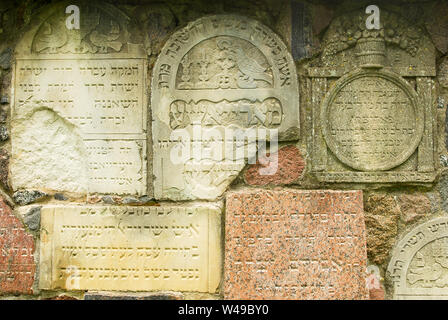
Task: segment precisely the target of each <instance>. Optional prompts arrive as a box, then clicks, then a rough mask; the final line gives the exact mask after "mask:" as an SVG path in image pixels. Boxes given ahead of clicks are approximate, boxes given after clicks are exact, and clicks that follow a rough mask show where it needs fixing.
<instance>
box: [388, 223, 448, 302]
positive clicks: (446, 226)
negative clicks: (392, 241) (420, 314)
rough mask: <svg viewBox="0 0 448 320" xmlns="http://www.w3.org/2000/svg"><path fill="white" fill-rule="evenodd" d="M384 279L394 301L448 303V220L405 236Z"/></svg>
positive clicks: (393, 253)
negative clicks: (416, 300)
mask: <svg viewBox="0 0 448 320" xmlns="http://www.w3.org/2000/svg"><path fill="white" fill-rule="evenodd" d="M387 276H388V277H389V279H390V281H391V282H392V283H393V289H394V299H419V300H420V299H444V300H445V299H447V300H448V217H441V218H436V219H433V220H430V221H428V222H425V223H423V224H421V225H419V226H417V227H416V228H414V229H413V230H412V231H410V232H409V233H408V234H406V235H405V236H404V237H403V239H401V240H400V242H399V243H398V244H397V246H396V247H395V249H394V250H393V252H392V259H391V261H390V263H389V267H388V269H387Z"/></svg>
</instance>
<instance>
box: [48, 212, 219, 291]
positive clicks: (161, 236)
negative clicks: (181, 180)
mask: <svg viewBox="0 0 448 320" xmlns="http://www.w3.org/2000/svg"><path fill="white" fill-rule="evenodd" d="M220 216H221V209H220V208H219V207H218V206H215V205H211V204H204V205H201V206H191V207H185V206H183V207H181V206H152V207H149V206H146V207H143V206H141V207H123V206H120V207H118V206H117V207H114V206H82V207H81V206H64V207H62V206H44V207H42V209H41V233H40V234H41V251H40V284H39V286H40V288H42V289H65V290H105V291H154V290H167V291H168V290H174V291H198V292H211V293H214V292H215V291H216V289H217V287H218V285H219V282H220V278H221V248H220V246H221V244H220V241H221V240H220V229H221V227H220V226H221V223H220Z"/></svg>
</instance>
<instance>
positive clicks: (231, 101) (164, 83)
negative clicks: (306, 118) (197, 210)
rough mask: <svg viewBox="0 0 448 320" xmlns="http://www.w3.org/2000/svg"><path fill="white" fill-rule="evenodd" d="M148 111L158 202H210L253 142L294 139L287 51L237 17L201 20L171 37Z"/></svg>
mask: <svg viewBox="0 0 448 320" xmlns="http://www.w3.org/2000/svg"><path fill="white" fill-rule="evenodd" d="M266 39H269V41H267V40H266ZM173 48H175V49H174V50H173ZM151 104H152V118H153V120H154V121H153V127H152V135H153V136H152V138H153V154H154V177H155V178H154V196H155V198H156V199H169V200H195V199H207V200H213V199H216V198H218V197H220V196H222V194H223V193H224V192H225V191H226V190H227V188H228V186H229V185H230V184H231V182H232V181H233V180H234V179H235V178H236V177H237V176H238V174H239V173H240V171H241V170H242V169H243V168H244V166H245V160H246V159H248V158H252V157H254V156H255V155H256V151H257V148H259V145H257V141H260V140H262V141H265V140H271V139H279V140H280V141H289V140H296V139H298V136H299V123H300V121H299V112H298V108H299V92H298V79H297V76H296V68H295V65H294V62H293V60H292V57H291V55H290V53H289V50H288V49H287V47H286V45H285V44H284V43H283V41H282V40H281V39H280V37H279V36H278V35H276V34H275V33H274V32H272V31H271V30H270V29H269V28H268V27H266V26H264V25H263V24H261V23H260V22H259V21H257V20H253V19H250V18H247V17H243V16H241V15H230V14H229V15H215V16H205V17H203V18H201V19H198V20H196V21H193V22H190V23H189V24H188V25H187V26H186V27H184V28H183V29H181V30H179V31H177V32H175V33H174V34H172V35H171V37H170V38H169V40H168V41H167V43H166V44H165V45H164V48H163V49H162V52H161V54H160V55H159V57H158V59H157V62H156V64H155V66H154V69H153V77H152V93H151Z"/></svg>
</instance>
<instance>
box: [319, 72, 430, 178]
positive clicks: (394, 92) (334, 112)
mask: <svg viewBox="0 0 448 320" xmlns="http://www.w3.org/2000/svg"><path fill="white" fill-rule="evenodd" d="M423 117H424V114H423V110H422V108H420V107H419V106H418V103H417V95H416V93H415V91H414V90H413V89H412V87H411V86H410V85H409V84H408V83H407V82H406V81H404V80H403V79H401V78H400V77H399V76H396V75H395V74H392V73H390V72H386V71H374V70H361V71H355V72H353V73H350V74H348V75H346V76H344V77H342V78H341V79H339V80H338V81H337V82H336V83H335V85H334V87H333V88H332V89H331V90H330V92H329V93H328V94H327V96H326V98H325V100H324V102H323V105H322V109H321V120H322V130H323V135H324V138H325V141H326V143H327V145H328V147H329V148H330V150H331V151H332V152H333V153H334V154H335V156H336V157H337V158H338V159H339V160H340V161H342V162H343V163H344V164H346V165H348V166H350V167H352V168H353V169H357V170H361V171H383V170H389V169H392V168H394V167H396V166H398V165H400V164H402V163H403V162H404V161H406V160H407V159H408V158H409V157H410V156H411V155H412V154H413V153H414V152H415V150H416V148H417V146H418V145H419V143H420V140H421V139H422V135H423V125H424V121H423V120H424V119H423Z"/></svg>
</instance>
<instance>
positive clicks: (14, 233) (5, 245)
mask: <svg viewBox="0 0 448 320" xmlns="http://www.w3.org/2000/svg"><path fill="white" fill-rule="evenodd" d="M35 270H36V266H35V263H34V240H33V237H32V236H31V235H29V234H27V233H26V232H25V229H24V228H23V225H22V223H21V222H20V220H19V219H18V218H17V217H16V216H14V214H13V213H12V211H11V208H9V206H8V205H7V204H5V202H4V200H3V199H0V294H5V293H13V294H17V293H22V294H31V293H33V290H32V285H33V282H34V272H35Z"/></svg>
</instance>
